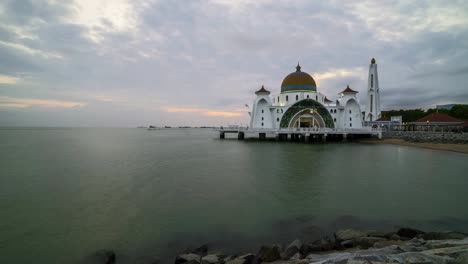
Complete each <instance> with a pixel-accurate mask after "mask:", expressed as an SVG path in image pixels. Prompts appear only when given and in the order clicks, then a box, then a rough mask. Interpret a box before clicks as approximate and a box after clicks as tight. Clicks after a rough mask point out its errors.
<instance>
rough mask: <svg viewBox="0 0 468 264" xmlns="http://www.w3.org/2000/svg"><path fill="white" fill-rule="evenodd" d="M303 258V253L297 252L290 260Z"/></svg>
mask: <svg viewBox="0 0 468 264" xmlns="http://www.w3.org/2000/svg"><path fill="white" fill-rule="evenodd" d="M299 259H301V253H299V252H297V253H296V254H294V256H292V257H291V258H290V260H299Z"/></svg>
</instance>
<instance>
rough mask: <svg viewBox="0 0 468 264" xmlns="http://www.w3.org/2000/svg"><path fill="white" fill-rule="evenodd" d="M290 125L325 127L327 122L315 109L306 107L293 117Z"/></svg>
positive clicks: (293, 126) (295, 126)
mask: <svg viewBox="0 0 468 264" xmlns="http://www.w3.org/2000/svg"><path fill="white" fill-rule="evenodd" d="M289 127H290V128H319V127H325V122H324V121H323V119H322V117H321V116H320V115H319V114H318V112H317V111H316V110H315V109H304V110H302V111H301V112H299V113H297V114H296V115H295V116H294V117H293V119H292V120H291V123H290V126H289Z"/></svg>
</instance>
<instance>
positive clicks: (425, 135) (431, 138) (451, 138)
mask: <svg viewBox="0 0 468 264" xmlns="http://www.w3.org/2000/svg"><path fill="white" fill-rule="evenodd" d="M382 137H383V138H397V139H403V140H405V141H409V142H428V143H445V144H468V133H442V132H424V131H384V132H382Z"/></svg>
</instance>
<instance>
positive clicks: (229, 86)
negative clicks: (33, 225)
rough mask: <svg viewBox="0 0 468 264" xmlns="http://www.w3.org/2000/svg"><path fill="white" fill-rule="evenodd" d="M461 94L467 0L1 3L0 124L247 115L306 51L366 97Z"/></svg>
mask: <svg viewBox="0 0 468 264" xmlns="http://www.w3.org/2000/svg"><path fill="white" fill-rule="evenodd" d="M372 57H375V58H376V60H377V64H378V67H379V78H380V87H381V101H382V104H383V108H384V109H394V108H398V109H399V108H415V107H423V108H427V107H430V106H435V105H436V104H445V103H468V2H467V1H466V0H460V1H451V0H441V1H389V0H379V1H375V0H369V1H348V0H336V1H321V0H320V1H319V0H317V1H312V0H294V1H290V0H254V1H249V0H193V1H192V0H183V1H182V0H181V1H177V0H142V1H137V0H74V1H72V0H70V1H62V0H3V1H1V2H0V126H15V125H19V126H137V125H148V124H154V125H223V124H246V123H247V120H248V115H247V111H248V110H247V108H246V107H245V106H244V105H245V104H246V103H250V102H251V101H252V100H253V92H254V91H255V90H258V89H259V88H260V86H261V85H262V84H264V85H265V87H266V88H267V89H269V90H270V91H272V92H273V93H277V92H279V90H280V85H281V81H282V79H283V78H284V77H285V76H286V75H287V74H289V73H290V72H293V71H294V70H295V66H296V64H297V62H298V61H300V63H301V66H302V69H303V71H306V72H308V73H310V74H311V75H312V76H313V77H314V78H315V80H316V81H317V84H318V90H319V91H320V92H322V93H324V94H326V95H327V97H328V98H330V99H332V98H333V99H335V98H336V97H337V93H338V92H339V91H341V90H342V89H344V87H345V86H346V85H347V84H349V85H350V87H351V88H353V89H355V90H357V91H359V92H360V93H359V96H360V101H361V104H364V103H365V101H364V96H365V94H366V92H365V89H366V87H367V84H366V81H367V70H368V65H369V62H370V59H371V58H372Z"/></svg>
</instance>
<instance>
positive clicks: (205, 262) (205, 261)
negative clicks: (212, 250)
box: [201, 255, 220, 264]
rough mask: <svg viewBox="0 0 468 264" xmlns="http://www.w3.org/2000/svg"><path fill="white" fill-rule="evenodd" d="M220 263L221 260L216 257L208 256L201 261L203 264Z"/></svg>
mask: <svg viewBox="0 0 468 264" xmlns="http://www.w3.org/2000/svg"><path fill="white" fill-rule="evenodd" d="M219 262H220V259H219V257H218V256H216V255H206V256H204V257H203V258H202V259H201V263H202V264H217V263H219Z"/></svg>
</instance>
